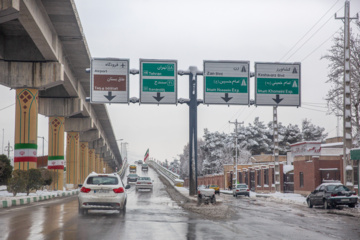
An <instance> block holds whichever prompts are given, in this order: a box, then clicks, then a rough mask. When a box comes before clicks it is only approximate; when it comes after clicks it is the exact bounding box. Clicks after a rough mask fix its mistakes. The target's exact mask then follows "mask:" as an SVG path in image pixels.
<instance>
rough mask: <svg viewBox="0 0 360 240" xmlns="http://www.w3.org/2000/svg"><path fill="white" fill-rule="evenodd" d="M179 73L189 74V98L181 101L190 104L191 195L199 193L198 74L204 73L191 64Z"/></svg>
mask: <svg viewBox="0 0 360 240" xmlns="http://www.w3.org/2000/svg"><path fill="white" fill-rule="evenodd" d="M178 74H179V75H189V98H190V99H189V100H185V99H182V100H181V101H179V103H186V104H187V105H188V106H189V195H190V196H194V195H196V193H197V106H198V105H199V104H200V103H202V101H201V100H199V101H198V100H197V75H203V73H202V72H201V71H198V70H197V67H194V66H190V67H189V71H179V73H178Z"/></svg>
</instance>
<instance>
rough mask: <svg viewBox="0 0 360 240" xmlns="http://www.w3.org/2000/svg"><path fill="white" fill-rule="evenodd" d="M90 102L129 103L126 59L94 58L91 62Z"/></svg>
mask: <svg viewBox="0 0 360 240" xmlns="http://www.w3.org/2000/svg"><path fill="white" fill-rule="evenodd" d="M90 102H92V103H128V102H129V60H128V59H117V58H94V59H92V60H91V90H90Z"/></svg>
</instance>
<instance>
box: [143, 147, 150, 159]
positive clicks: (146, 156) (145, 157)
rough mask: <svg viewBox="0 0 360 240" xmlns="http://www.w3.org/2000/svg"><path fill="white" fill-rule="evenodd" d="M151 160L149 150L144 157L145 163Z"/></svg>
mask: <svg viewBox="0 0 360 240" xmlns="http://www.w3.org/2000/svg"><path fill="white" fill-rule="evenodd" d="M148 158H149V149H148V150H147V151H146V153H145V156H144V162H146V160H147V159H148Z"/></svg>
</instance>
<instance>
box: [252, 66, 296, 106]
mask: <svg viewBox="0 0 360 240" xmlns="http://www.w3.org/2000/svg"><path fill="white" fill-rule="evenodd" d="M300 73H301V64H300V63H255V104H256V105H267V106H297V107H299V106H300V105H301V94H300V93H301V88H300V84H301V74H300Z"/></svg>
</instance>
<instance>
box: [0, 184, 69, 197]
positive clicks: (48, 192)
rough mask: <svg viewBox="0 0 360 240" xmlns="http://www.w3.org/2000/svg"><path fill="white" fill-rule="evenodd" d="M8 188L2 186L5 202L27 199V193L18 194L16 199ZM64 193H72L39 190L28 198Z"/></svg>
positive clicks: (1, 193)
mask: <svg viewBox="0 0 360 240" xmlns="http://www.w3.org/2000/svg"><path fill="white" fill-rule="evenodd" d="M6 189H7V187H6V186H5V185H2V186H0V200H4V199H7V198H23V197H27V196H26V193H18V194H16V196H15V197H14V195H13V194H12V193H9V192H8V191H6ZM63 192H71V191H47V190H46V189H45V190H37V191H36V192H35V193H34V192H31V193H29V196H28V197H37V196H44V195H45V196H48V195H55V196H56V195H57V194H62V193H63Z"/></svg>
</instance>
